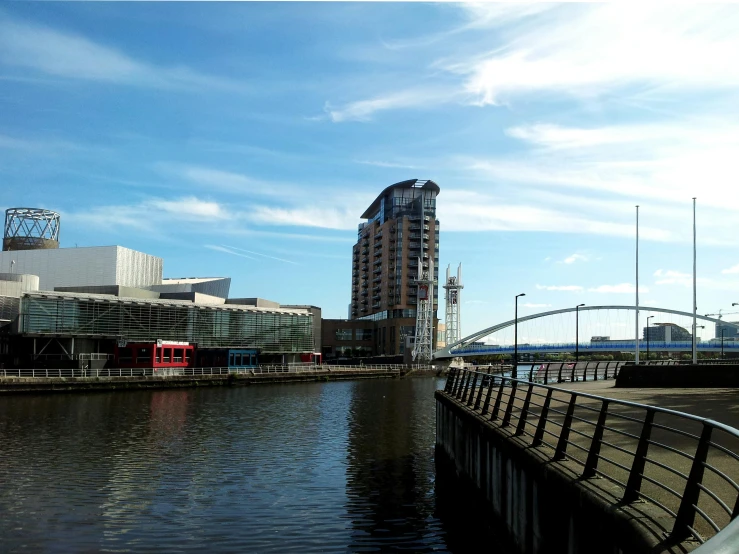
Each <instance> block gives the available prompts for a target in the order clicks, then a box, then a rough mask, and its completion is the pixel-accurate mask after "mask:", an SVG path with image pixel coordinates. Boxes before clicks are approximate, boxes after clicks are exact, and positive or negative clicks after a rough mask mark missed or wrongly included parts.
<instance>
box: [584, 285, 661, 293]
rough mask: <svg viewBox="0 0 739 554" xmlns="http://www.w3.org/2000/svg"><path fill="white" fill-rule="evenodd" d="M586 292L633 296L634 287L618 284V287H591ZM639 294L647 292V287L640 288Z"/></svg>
mask: <svg viewBox="0 0 739 554" xmlns="http://www.w3.org/2000/svg"><path fill="white" fill-rule="evenodd" d="M588 292H599V293H613V294H629V293H630V294H634V293H635V292H636V287H635V286H634V285H632V284H631V283H620V284H618V285H600V286H597V287H591V288H589V289H588ZM639 292H649V289H648V288H647V287H643V286H640V287H639Z"/></svg>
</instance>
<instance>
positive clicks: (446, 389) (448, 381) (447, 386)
mask: <svg viewBox="0 0 739 554" xmlns="http://www.w3.org/2000/svg"><path fill="white" fill-rule="evenodd" d="M454 373H455V371H454V368H451V369H450V370H449V375H447V376H446V384H445V385H444V392H447V393H448V392H450V391H451V388H452V387H451V385H452V383H453V382H454Z"/></svg>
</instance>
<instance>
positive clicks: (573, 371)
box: [570, 363, 577, 383]
mask: <svg viewBox="0 0 739 554" xmlns="http://www.w3.org/2000/svg"><path fill="white" fill-rule="evenodd" d="M576 367H577V363H574V364H572V374H571V375H570V383H574V382H575V368H576Z"/></svg>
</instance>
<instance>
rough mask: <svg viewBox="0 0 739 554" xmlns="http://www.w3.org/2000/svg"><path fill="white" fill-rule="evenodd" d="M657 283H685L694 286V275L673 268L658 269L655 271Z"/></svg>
mask: <svg viewBox="0 0 739 554" xmlns="http://www.w3.org/2000/svg"><path fill="white" fill-rule="evenodd" d="M654 277H656V279H655V281H654V282H655V284H657V285H683V286H686V287H689V286H693V275H692V274H690V273H683V272H681V271H675V270H673V269H658V270H657V271H655V272H654Z"/></svg>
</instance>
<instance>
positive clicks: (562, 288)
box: [536, 285, 583, 292]
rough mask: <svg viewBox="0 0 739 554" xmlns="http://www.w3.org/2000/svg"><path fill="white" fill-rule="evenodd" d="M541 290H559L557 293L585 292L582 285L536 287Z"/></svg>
mask: <svg viewBox="0 0 739 554" xmlns="http://www.w3.org/2000/svg"><path fill="white" fill-rule="evenodd" d="M536 288H537V289H539V290H557V291H569V292H579V291H581V290H583V288H582V287H581V286H580V285H536Z"/></svg>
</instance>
